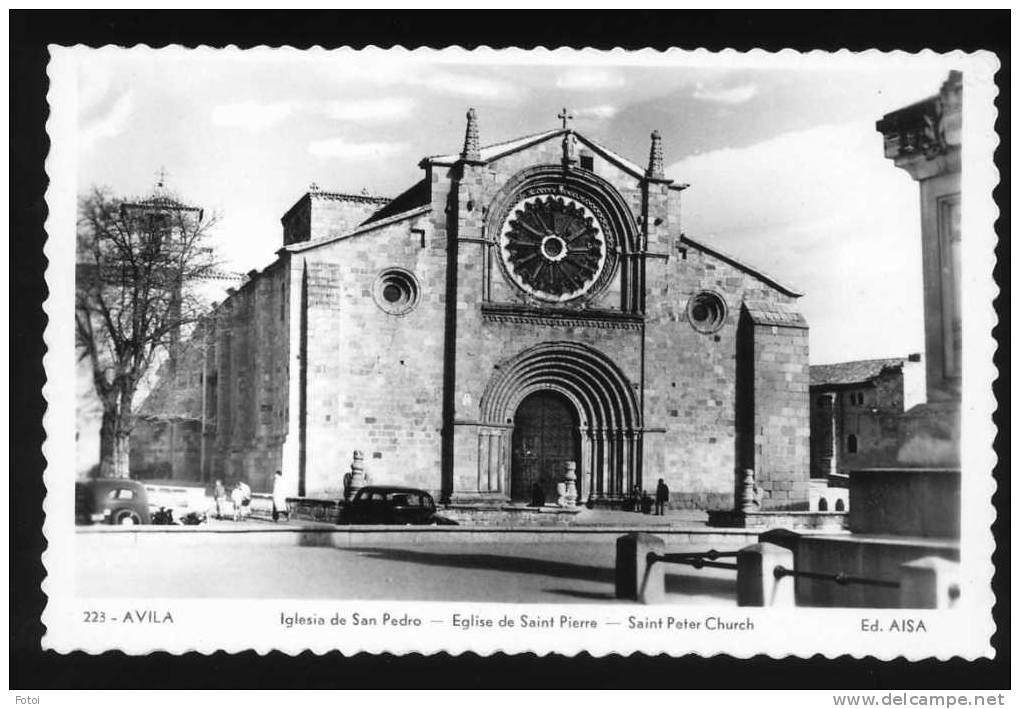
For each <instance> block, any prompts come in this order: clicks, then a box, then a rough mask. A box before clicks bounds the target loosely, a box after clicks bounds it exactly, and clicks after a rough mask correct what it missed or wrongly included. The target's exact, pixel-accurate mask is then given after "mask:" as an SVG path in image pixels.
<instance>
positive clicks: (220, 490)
mask: <svg viewBox="0 0 1020 709" xmlns="http://www.w3.org/2000/svg"><path fill="white" fill-rule="evenodd" d="M213 500H214V501H215V502H216V519H223V503H225V502H226V501H227V489H226V488H225V487H223V481H222V480H217V481H216V484H215V485H213Z"/></svg>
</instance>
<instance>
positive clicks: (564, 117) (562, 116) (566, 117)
mask: <svg viewBox="0 0 1020 709" xmlns="http://www.w3.org/2000/svg"><path fill="white" fill-rule="evenodd" d="M556 117H557V118H559V119H560V120H561V121H563V128H564V129H566V127H567V121H572V120H574V117H573V116H572V115H570V114H569V113H567V107H566V106H564V107H563V110H562V111H560V112H559V113H557V114H556Z"/></svg>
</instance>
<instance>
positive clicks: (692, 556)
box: [648, 549, 737, 571]
mask: <svg viewBox="0 0 1020 709" xmlns="http://www.w3.org/2000/svg"><path fill="white" fill-rule="evenodd" d="M736 556H737V552H735V551H716V550H715V549H709V550H708V551H692V552H681V553H675V554H659V553H657V552H654V551H650V552H648V564H649V565H651V564H654V563H655V562H657V561H662V562H665V563H667V564H684V565H686V566H693V567H694V568H695V569H701V568H706V567H707V568H711V569H729V570H730V571H736V570H737V565H736V564H730V563H726V562H721V561H716V559H721V558H723V557H736Z"/></svg>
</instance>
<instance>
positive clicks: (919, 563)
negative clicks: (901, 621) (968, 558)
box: [900, 556, 960, 608]
mask: <svg viewBox="0 0 1020 709" xmlns="http://www.w3.org/2000/svg"><path fill="white" fill-rule="evenodd" d="M959 598H960V564H959V563H957V562H955V561H950V560H948V559H943V558H941V557H938V556H925V557H922V558H920V559H915V560H914V561H908V562H907V563H906V564H901V565H900V608H953V607H954V606H956V604H957V601H958V600H959Z"/></svg>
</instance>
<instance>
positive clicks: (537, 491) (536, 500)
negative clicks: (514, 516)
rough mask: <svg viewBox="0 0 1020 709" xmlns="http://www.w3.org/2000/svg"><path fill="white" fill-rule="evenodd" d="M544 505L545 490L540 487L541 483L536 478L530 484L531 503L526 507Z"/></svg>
mask: <svg viewBox="0 0 1020 709" xmlns="http://www.w3.org/2000/svg"><path fill="white" fill-rule="evenodd" d="M544 506H545V490H543V489H542V484H541V483H539V482H538V481H537V480H536V481H535V484H534V485H532V486H531V503H530V504H529V505H528V507H544Z"/></svg>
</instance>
